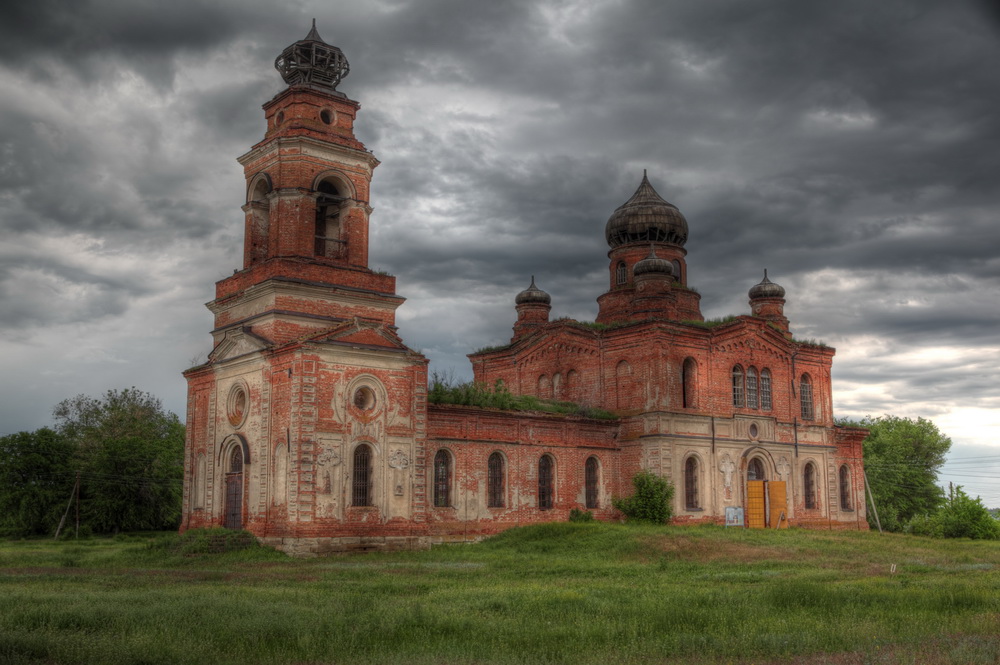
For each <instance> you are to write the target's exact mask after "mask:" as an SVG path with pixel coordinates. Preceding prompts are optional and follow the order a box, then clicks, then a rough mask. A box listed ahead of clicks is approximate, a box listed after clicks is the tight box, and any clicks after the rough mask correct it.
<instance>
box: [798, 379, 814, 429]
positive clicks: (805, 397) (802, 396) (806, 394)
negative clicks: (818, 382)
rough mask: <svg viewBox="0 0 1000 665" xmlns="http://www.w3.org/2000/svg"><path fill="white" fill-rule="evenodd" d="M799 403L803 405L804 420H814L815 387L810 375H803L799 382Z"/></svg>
mask: <svg viewBox="0 0 1000 665" xmlns="http://www.w3.org/2000/svg"><path fill="white" fill-rule="evenodd" d="M799 401H800V402H801V403H802V420H812V419H813V416H814V412H813V385H812V379H810V378H809V375H808V374H803V375H802V379H801V380H800V381H799Z"/></svg>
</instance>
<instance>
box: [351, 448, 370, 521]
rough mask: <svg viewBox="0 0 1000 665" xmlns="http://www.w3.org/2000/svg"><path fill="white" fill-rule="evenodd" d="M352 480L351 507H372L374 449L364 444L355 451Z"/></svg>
mask: <svg viewBox="0 0 1000 665" xmlns="http://www.w3.org/2000/svg"><path fill="white" fill-rule="evenodd" d="M352 471H353V474H352V475H353V477H352V478H351V505H352V506H370V505H372V449H371V446H369V445H368V444H366V443H362V444H361V445H359V446H358V447H357V448H355V449H354V464H353V465H352Z"/></svg>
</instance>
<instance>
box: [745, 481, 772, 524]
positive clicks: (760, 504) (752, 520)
mask: <svg viewBox="0 0 1000 665" xmlns="http://www.w3.org/2000/svg"><path fill="white" fill-rule="evenodd" d="M764 482H765V481H763V480H749V481H747V526H748V527H750V528H751V529H763V528H764V527H765V526H767V524H766V522H765V520H766V519H767V507H766V501H765V496H766V495H765V488H764Z"/></svg>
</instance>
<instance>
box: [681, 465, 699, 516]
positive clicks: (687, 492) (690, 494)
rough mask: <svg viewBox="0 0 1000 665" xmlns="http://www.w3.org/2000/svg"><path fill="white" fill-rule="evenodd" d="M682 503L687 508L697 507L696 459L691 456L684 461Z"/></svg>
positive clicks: (693, 508)
mask: <svg viewBox="0 0 1000 665" xmlns="http://www.w3.org/2000/svg"><path fill="white" fill-rule="evenodd" d="M684 505H685V506H686V507H687V509H688V510H696V509H697V508H698V460H696V459H695V458H693V457H689V458H688V460H687V462H685V463H684Z"/></svg>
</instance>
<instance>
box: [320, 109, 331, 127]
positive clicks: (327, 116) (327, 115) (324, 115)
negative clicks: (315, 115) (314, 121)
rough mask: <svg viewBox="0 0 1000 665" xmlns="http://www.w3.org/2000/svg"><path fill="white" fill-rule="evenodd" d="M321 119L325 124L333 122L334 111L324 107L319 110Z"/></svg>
mask: <svg viewBox="0 0 1000 665" xmlns="http://www.w3.org/2000/svg"><path fill="white" fill-rule="evenodd" d="M319 119H320V120H322V121H323V123H324V124H327V125H329V124H330V123H331V122H333V113H332V112H331V111H330V109H323V110H322V111H320V112H319Z"/></svg>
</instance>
